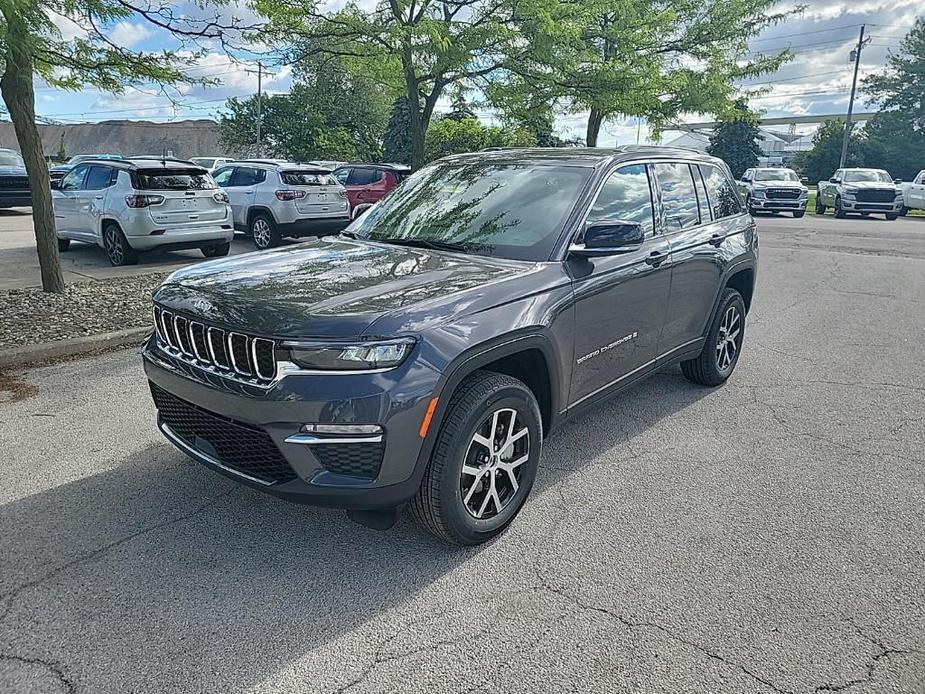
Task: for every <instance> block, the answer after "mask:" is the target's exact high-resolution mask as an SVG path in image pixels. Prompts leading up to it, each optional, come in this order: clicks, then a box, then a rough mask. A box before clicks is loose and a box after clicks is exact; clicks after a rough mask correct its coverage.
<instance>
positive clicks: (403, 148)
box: [382, 96, 411, 166]
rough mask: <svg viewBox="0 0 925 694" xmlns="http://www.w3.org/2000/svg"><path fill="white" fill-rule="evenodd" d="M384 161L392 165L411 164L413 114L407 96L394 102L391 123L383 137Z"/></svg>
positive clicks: (390, 117)
mask: <svg viewBox="0 0 925 694" xmlns="http://www.w3.org/2000/svg"><path fill="white" fill-rule="evenodd" d="M382 159H383V161H387V162H390V163H392V164H408V165H409V166H410V164H411V112H410V109H409V108H408V97H406V96H400V97H398V98H397V99H395V101H393V102H392V111H391V113H390V114H389V123H388V125H386V128H385V135H383V136H382Z"/></svg>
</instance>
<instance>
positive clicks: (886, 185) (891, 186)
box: [842, 181, 896, 190]
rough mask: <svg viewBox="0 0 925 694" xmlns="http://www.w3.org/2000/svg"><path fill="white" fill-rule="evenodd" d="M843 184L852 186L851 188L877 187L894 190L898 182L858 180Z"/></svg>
mask: <svg viewBox="0 0 925 694" xmlns="http://www.w3.org/2000/svg"><path fill="white" fill-rule="evenodd" d="M842 185H844V186H850V187H851V188H864V189H870V188H873V189H876V190H887V189H889V190H892V189H894V188H896V184H895V183H893V182H892V181H889V182H887V181H858V182H857V183H848V182H845V183H843V184H842Z"/></svg>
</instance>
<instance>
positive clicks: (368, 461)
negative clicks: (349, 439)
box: [311, 443, 385, 479]
mask: <svg viewBox="0 0 925 694" xmlns="http://www.w3.org/2000/svg"><path fill="white" fill-rule="evenodd" d="M384 450H385V444H384V443H331V444H317V445H314V446H311V452H312V453H314V454H315V457H316V458H318V462H320V463H321V464H322V465H324V467H325V469H326V470H328V472H333V473H335V474H337V475H349V476H351V477H363V478H365V479H374V478H375V477H376V476H377V475H378V474H379V467H380V466H381V465H382V452H383V451H384Z"/></svg>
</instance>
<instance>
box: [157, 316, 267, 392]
mask: <svg viewBox="0 0 925 694" xmlns="http://www.w3.org/2000/svg"><path fill="white" fill-rule="evenodd" d="M154 323H155V333H156V340H157V344H158V346H159V347H160V349H161V350H162V351H164V352H166V353H168V354H170V355H171V356H173V357H174V358H177V359H180V360H182V361H185V362H187V363H189V364H192V365H194V366H198V367H200V368H205V369H206V370H208V371H210V372H212V373H218V374H226V378H235V379H237V380H240V381H244V382H246V383H252V384H256V385H267V384H271V383H272V382H273V381H274V380H275V379H276V376H277V365H276V342H275V341H274V340H270V339H267V338H265V337H253V336H250V335H247V334H245V333H239V332H234V331H230V330H223V329H222V328H215V327H212V326H210V325H208V324H206V323H203V322H201V321H198V320H191V319H189V318H187V317H185V316H181V315H179V314H177V313H174V312H173V311H169V310H167V309H164V308H161V307H160V306H155V307H154Z"/></svg>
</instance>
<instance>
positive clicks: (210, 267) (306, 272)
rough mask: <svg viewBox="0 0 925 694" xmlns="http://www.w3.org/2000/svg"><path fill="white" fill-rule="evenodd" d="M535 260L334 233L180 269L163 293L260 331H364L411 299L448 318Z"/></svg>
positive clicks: (216, 318) (187, 307)
mask: <svg viewBox="0 0 925 694" xmlns="http://www.w3.org/2000/svg"><path fill="white" fill-rule="evenodd" d="M534 268H535V265H534V264H533V263H524V262H516V261H510V260H499V259H494V258H485V257H482V256H469V255H462V254H456V253H444V252H440V251H430V250H422V249H416V248H408V247H402V246H393V245H388V244H380V243H371V242H367V241H362V240H353V239H347V238H344V237H341V236H334V237H327V238H323V239H317V240H313V241H310V242H308V243H303V244H299V245H296V246H290V247H288V248H281V249H277V250H272V251H265V252H261V253H247V254H244V255H239V256H235V257H233V258H229V259H227V260H224V259H223V260H218V261H213V262H205V263H200V264H199V265H194V266H191V267H189V268H184V269H182V270H178V271H177V272H175V273H173V274H172V275H171V276H170V277H168V278H167V280H166V281H165V282H164V284H163V285H162V286H161V287H160V289H158V290H157V291H156V292H155V295H154V299H155V300H156V301H157V302H158V303H160V304H163V305H165V306H169V307H172V308H174V309H176V310H179V311H183V312H184V313H187V314H189V315H193V316H196V317H199V318H200V319H201V320H203V321H205V322H208V323H212V324H215V325H222V326H225V327H229V328H237V329H239V330H242V331H245V332H251V333H256V334H260V335H267V336H274V337H289V338H295V337H356V336H359V335H361V334H362V333H363V332H364V330H366V329H367V328H368V327H369V326H370V325H371V324H372V323H373V322H374V321H376V320H377V319H379V318H381V317H383V316H385V315H387V314H389V313H400V312H402V311H406V310H409V309H411V308H414V309H415V310H419V309H420V308H421V307H422V306H427V307H428V309H430V308H431V307H432V308H433V310H432V311H430V310H428V311H427V312H428V313H431V314H433V313H436V314H439V313H440V312H441V311H443V312H446V315H447V316H448V317H449V316H452V315H455V314H456V313H457V312H458V311H460V310H462V308H463V307H465V308H466V309H467V310H476V309H477V306H476V304H477V303H478V302H476V301H474V300H473V298H472V297H471V296H469V295H470V294H471V293H472V292H475V293H477V294H479V296H482V297H484V295H485V294H486V292H484V291H483V290H484V289H485V287H486V286H487V285H491V284H493V283H497V282H500V281H503V280H506V279H508V278H512V277H518V276H521V275H523V274H526V273H529V272H530V271H531V270H532V269H534ZM493 294H497V295H501V294H503V292H497V293H493ZM463 297H466V298H465V300H463ZM502 300H504V299H503V298H501V299H497V302H500V301H502ZM431 318H433V316H431Z"/></svg>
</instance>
